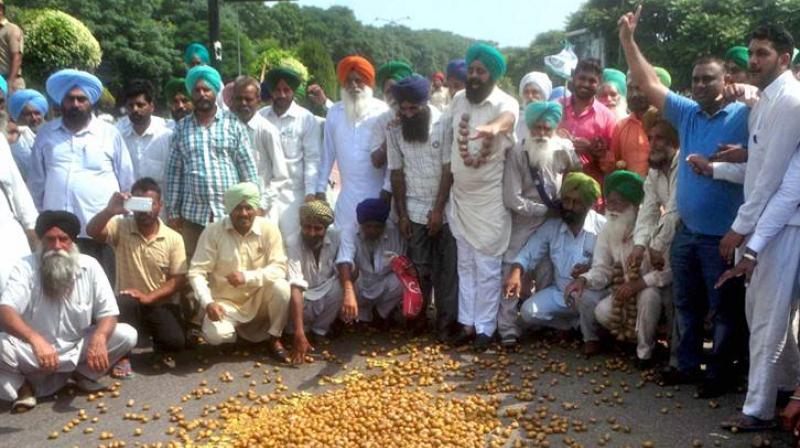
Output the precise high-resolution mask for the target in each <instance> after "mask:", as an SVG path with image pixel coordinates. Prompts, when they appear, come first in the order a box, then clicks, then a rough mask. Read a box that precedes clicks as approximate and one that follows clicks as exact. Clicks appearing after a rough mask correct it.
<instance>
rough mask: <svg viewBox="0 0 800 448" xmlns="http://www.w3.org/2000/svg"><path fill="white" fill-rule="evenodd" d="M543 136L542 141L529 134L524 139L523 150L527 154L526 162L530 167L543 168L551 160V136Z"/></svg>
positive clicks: (552, 150)
mask: <svg viewBox="0 0 800 448" xmlns="http://www.w3.org/2000/svg"><path fill="white" fill-rule="evenodd" d="M545 138H546V140H544V141H539V140H537V139H536V138H534V137H530V136H529V137H528V138H526V139H525V152H526V153H527V154H528V163H529V164H530V166H531V168H538V167H542V168H543V167H546V166H548V165H550V162H552V161H553V153H554V149H553V146H554V145H553V138H552V137H549V138H547V137H545Z"/></svg>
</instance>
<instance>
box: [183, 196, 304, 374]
mask: <svg viewBox="0 0 800 448" xmlns="http://www.w3.org/2000/svg"><path fill="white" fill-rule="evenodd" d="M260 206H261V193H260V192H259V189H258V186H257V185H256V184H254V183H251V182H244V183H240V184H237V185H234V186H233V187H231V188H230V189H228V190H227V191H226V192H225V211H226V212H227V213H228V216H227V217H225V218H223V219H221V220H219V221H215V222H214V223H212V224H210V225H209V226H208V227H206V228H205V230H203V233H202V235H200V241H199V242H198V244H197V252H196V253H195V255H194V258H192V262H191V266H190V268H189V281H190V282H191V285H192V289H193V290H194V294H195V297H196V299H197V301H198V302H199V303H200V306H201V307H202V309H203V310H205V318H203V325H202V333H203V338H205V340H206V341H207V342H208V343H209V344H212V345H219V344H223V343H232V342H235V341H236V339H237V336H238V337H241V338H242V339H245V340H247V341H250V342H256V343H257V342H261V341H264V340H267V341H268V342H267V349H268V350H269V353H270V355H271V356H272V357H273V358H275V359H276V360H277V361H280V362H284V361H286V360H287V359H288V355H287V353H286V350H285V349H284V348H283V344H281V340H280V338H281V334H282V333H283V328H284V326H285V325H286V320H287V318H288V316H289V283H288V282H287V281H286V255H284V251H283V241H281V235H280V232H279V231H278V227H277V226H276V225H275V224H273V223H272V222H270V221H269V219H267V218H264V217H261V216H258V208H259V207H260Z"/></svg>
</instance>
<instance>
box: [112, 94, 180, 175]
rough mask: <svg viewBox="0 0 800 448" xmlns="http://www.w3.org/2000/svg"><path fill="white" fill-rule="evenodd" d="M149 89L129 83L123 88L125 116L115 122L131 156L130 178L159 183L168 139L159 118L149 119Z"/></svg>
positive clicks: (166, 129)
mask: <svg viewBox="0 0 800 448" xmlns="http://www.w3.org/2000/svg"><path fill="white" fill-rule="evenodd" d="M153 95H154V94H153V85H152V84H151V83H150V81H147V80H144V79H133V80H131V81H128V84H127V85H126V86H125V110H126V111H127V112H128V115H127V116H126V117H124V118H122V119H121V120H119V121H118V122H117V125H116V126H117V130H118V131H119V133H120V134H122V138H123V139H124V140H125V146H127V147H128V151H129V152H130V154H131V162H133V175H134V178H136V179H139V178H142V177H149V176H153V175H155V176H156V178H157V179H158V180H162V178H163V174H162V172H163V171H164V166H165V165H166V164H167V158H168V157H169V140H170V137H171V136H172V132H170V130H169V128H167V125H166V122H165V121H164V119H163V118H161V117H157V116H155V115H153V112H154V111H155V104H154V103H153V98H154V96H153Z"/></svg>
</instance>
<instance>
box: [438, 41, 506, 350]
mask: <svg viewBox="0 0 800 448" xmlns="http://www.w3.org/2000/svg"><path fill="white" fill-rule="evenodd" d="M465 59H466V62H467V67H468V78H467V87H466V89H465V90H464V93H458V94H456V96H455V97H454V98H453V102H452V103H450V106H449V107H448V108H447V111H446V112H445V114H444V117H442V123H444V126H445V130H446V134H445V139H446V140H445V141H446V144H447V146H449V147H450V154H451V155H450V167H451V171H452V172H453V186H452V188H451V190H450V202H449V203H448V211H447V220H448V222H449V223H450V229H451V230H452V232H453V236H454V237H455V238H456V241H457V247H458V278H459V286H458V289H459V293H458V294H459V298H458V321H459V323H461V324H462V325H463V327H462V329H461V332H460V334H459V336H458V338H457V339H456V341H455V342H456V343H457V344H466V343H468V342H470V341H473V340H474V344H475V348H476V349H477V350H479V351H483V350H486V349H487V348H488V346H489V343H490V342H491V340H492V336H493V335H494V332H495V330H496V328H497V310H498V307H499V302H500V295H501V290H502V286H503V284H502V278H501V275H502V260H503V259H502V256H503V254H504V253H505V251H506V249H508V242H509V239H510V238H511V214H510V213H509V211H508V210H507V209H506V208H505V206H504V205H503V169H504V166H505V159H506V152H507V150H508V149H509V148H512V147H513V146H514V144H515V141H516V138H515V136H514V126H515V123H516V121H517V117H518V114H519V103H517V100H515V99H514V98H513V97H511V96H510V95H509V94H507V93H505V92H503V91H502V90H500V88H499V87H498V86H497V81H498V80H499V79H500V78H501V77H502V76H503V74H505V71H506V60H505V57H504V56H503V55H502V54H501V53H500V52H499V51H498V50H497V49H496V48H494V47H492V46H491V45H488V44H485V43H476V44H474V45H473V46H472V47H470V48H469V49H468V50H467V54H466V58H465Z"/></svg>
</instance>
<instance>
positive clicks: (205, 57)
mask: <svg viewBox="0 0 800 448" xmlns="http://www.w3.org/2000/svg"><path fill="white" fill-rule="evenodd" d="M195 57H197V58H198V59H200V62H202V63H203V64H205V65H208V64H210V63H211V56H210V55H209V54H208V49H207V48H206V46H205V45H203V44H201V43H199V42H192V43H190V44H189V46H188V47H186V51H185V52H184V53H183V62H184V63H186V65H190V64H191V63H192V61H193V60H194V58H195Z"/></svg>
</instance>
